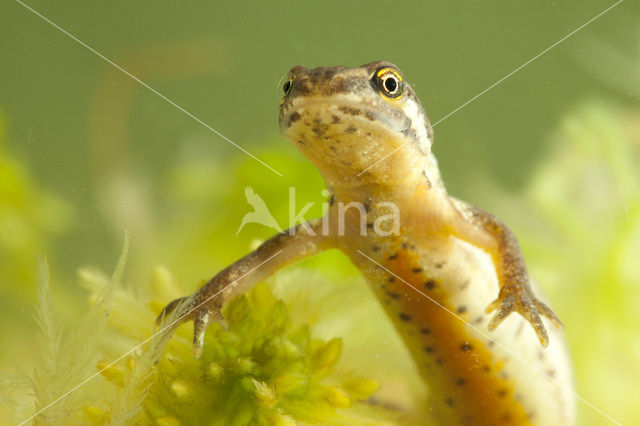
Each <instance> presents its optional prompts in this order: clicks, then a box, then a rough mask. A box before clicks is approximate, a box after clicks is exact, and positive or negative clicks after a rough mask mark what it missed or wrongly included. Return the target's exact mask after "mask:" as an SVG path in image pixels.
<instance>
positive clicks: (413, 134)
mask: <svg viewBox="0 0 640 426" xmlns="http://www.w3.org/2000/svg"><path fill="white" fill-rule="evenodd" d="M401 133H402V134H403V135H405V136H406V137H408V138H409V139H413V140H416V139H418V134H417V133H416V131H415V130H413V129H411V128H409V129H404V130H403V131H402V132H401Z"/></svg>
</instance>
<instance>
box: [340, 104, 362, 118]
mask: <svg viewBox="0 0 640 426" xmlns="http://www.w3.org/2000/svg"><path fill="white" fill-rule="evenodd" d="M338 110H340V111H341V112H344V113H345V114H347V115H352V116H354V117H356V116H358V115H360V114H362V111H360V110H359V109H357V108H353V107H350V106H344V105H341V106H339V107H338Z"/></svg>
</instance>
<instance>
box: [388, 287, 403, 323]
mask: <svg viewBox="0 0 640 426" xmlns="http://www.w3.org/2000/svg"><path fill="white" fill-rule="evenodd" d="M387 296H389V297H391V298H392V299H396V300H398V299H400V295H399V294H398V293H394V292H393V291H389V292H387ZM402 315H403V314H400V317H402Z"/></svg>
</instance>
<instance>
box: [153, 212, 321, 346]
mask: <svg viewBox="0 0 640 426" xmlns="http://www.w3.org/2000/svg"><path fill="white" fill-rule="evenodd" d="M320 226H321V219H316V220H313V221H309V222H307V223H304V224H300V225H297V226H295V227H293V228H291V229H289V230H286V231H284V232H281V233H279V234H278V235H276V236H274V237H272V238H271V239H269V240H267V241H266V242H265V243H264V244H262V245H261V246H260V247H258V248H257V249H256V250H254V251H253V252H251V253H249V254H248V255H246V256H245V257H243V258H242V259H240V260H238V261H237V262H235V263H233V264H232V265H231V266H229V267H227V268H225V269H223V270H222V271H220V272H219V273H218V274H217V275H216V276H215V277H213V278H211V279H210V280H209V282H207V283H206V284H205V285H204V286H202V287H201V288H200V289H199V290H198V291H197V292H195V293H194V294H193V295H191V296H189V297H182V298H180V299H176V300H174V301H172V302H171V303H169V304H168V305H167V306H166V307H165V308H164V309H163V310H162V312H161V313H160V315H159V316H158V318H157V319H156V323H160V322H162V321H163V320H164V318H165V317H166V316H167V315H168V314H170V313H171V312H172V311H173V310H175V309H176V308H177V307H178V306H179V305H180V304H181V303H188V306H187V313H186V314H184V315H183V316H181V317H180V318H179V319H178V320H177V321H175V323H173V324H172V325H171V326H172V327H177V326H179V325H180V324H182V323H183V322H185V321H188V320H190V319H193V323H194V324H193V353H194V355H195V357H196V358H200V356H201V355H202V346H203V343H204V334H205V331H206V329H207V326H208V325H209V323H210V322H211V321H218V322H219V323H221V324H224V318H223V317H222V314H221V313H220V310H221V309H222V307H223V306H224V304H225V303H226V302H227V301H228V300H230V299H232V298H233V297H234V296H235V295H238V294H240V293H243V292H245V291H247V290H249V289H250V288H251V287H252V286H253V285H255V284H257V283H259V282H260V281H262V280H263V279H265V278H267V277H269V276H270V275H272V274H274V273H275V272H276V271H278V270H279V269H281V268H283V267H285V266H287V265H289V264H292V263H294V262H296V261H298V260H300V259H303V258H305V257H308V256H312V255H314V254H316V253H319V252H320V251H323V250H326V249H327V248H329V244H328V241H329V240H328V239H327V238H326V237H323V236H321V233H320Z"/></svg>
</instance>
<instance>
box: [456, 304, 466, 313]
mask: <svg viewBox="0 0 640 426" xmlns="http://www.w3.org/2000/svg"><path fill="white" fill-rule="evenodd" d="M457 312H458V313H459V314H464V313H465V312H467V307H466V306H464V305H462V306H458V310H457Z"/></svg>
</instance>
